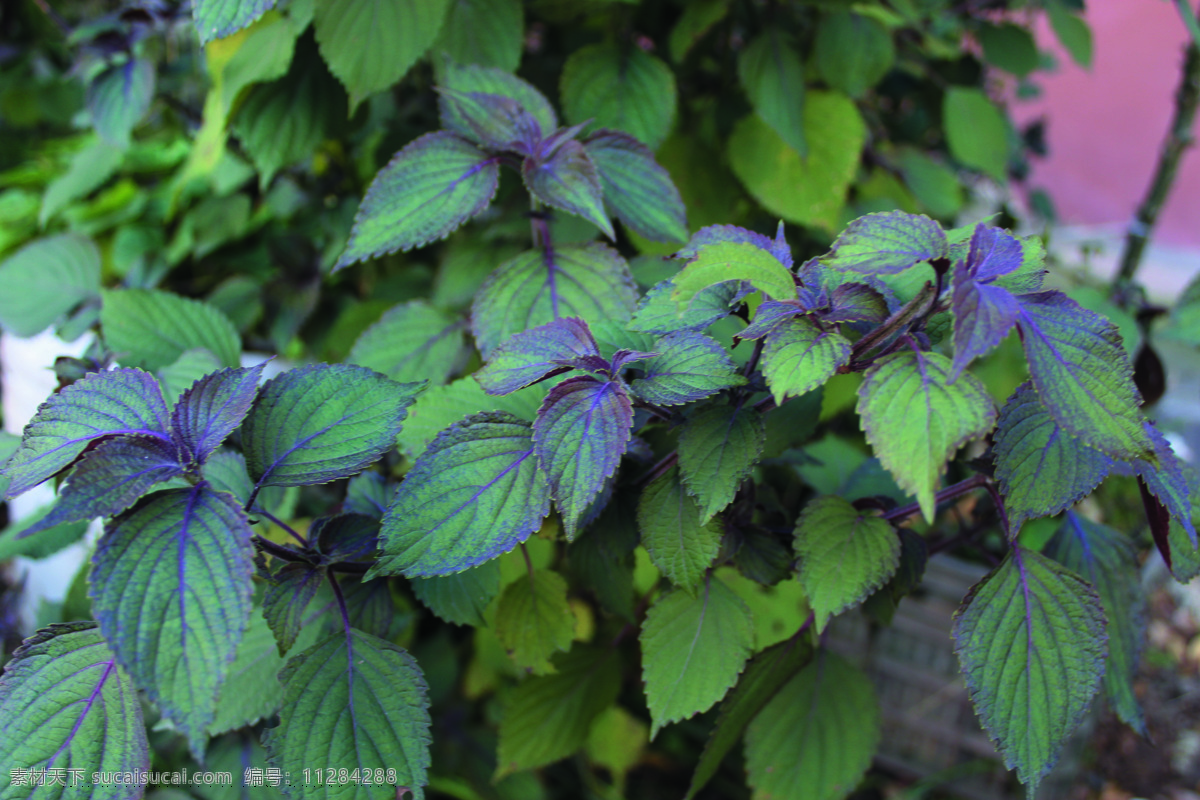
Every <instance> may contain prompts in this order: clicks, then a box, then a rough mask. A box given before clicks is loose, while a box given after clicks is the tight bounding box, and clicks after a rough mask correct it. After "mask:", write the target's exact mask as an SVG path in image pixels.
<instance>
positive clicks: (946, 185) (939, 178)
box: [895, 148, 963, 218]
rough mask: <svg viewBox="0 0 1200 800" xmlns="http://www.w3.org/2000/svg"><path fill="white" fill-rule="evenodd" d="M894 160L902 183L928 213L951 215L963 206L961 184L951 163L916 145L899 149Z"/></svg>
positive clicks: (942, 216)
mask: <svg viewBox="0 0 1200 800" xmlns="http://www.w3.org/2000/svg"><path fill="white" fill-rule="evenodd" d="M895 160H896V166H897V167H899V168H900V174H901V175H902V176H903V177H904V183H905V185H906V186H907V187H908V189H909V191H911V192H912V193H913V196H914V197H916V198H917V201H918V202H919V203H920V204H921V205H922V206H924V207H925V209H926V210H927V211H928V212H929V213H930V214H932V215H933V216H935V217H941V218H946V217H953V216H954V215H955V214H957V213H958V211H959V209H961V208H962V205H963V190H962V185H961V184H960V183H959V182H958V176H957V175H956V174H955V173H954V170H952V169H950V167H948V166H946V165H945V164H943V163H942V162H941V161H938V160H935V159H933V158H931V157H930V156H929V155H928V154H927V153H925V152H923V151H921V150H917V149H915V148H903V149H901V150H900V151H899V152H897V153H896V156H895Z"/></svg>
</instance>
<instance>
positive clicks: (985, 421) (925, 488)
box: [858, 350, 996, 522]
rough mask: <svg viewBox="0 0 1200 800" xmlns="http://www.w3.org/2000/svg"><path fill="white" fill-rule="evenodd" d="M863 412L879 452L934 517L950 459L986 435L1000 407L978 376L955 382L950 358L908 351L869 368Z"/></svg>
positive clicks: (924, 510)
mask: <svg viewBox="0 0 1200 800" xmlns="http://www.w3.org/2000/svg"><path fill="white" fill-rule="evenodd" d="M858 414H859V416H860V417H861V418H862V424H863V428H864V430H865V432H866V434H867V441H868V442H870V443H871V447H872V449H874V451H875V455H876V456H877V457H878V458H879V461H880V462H881V463H882V464H883V466H884V467H886V468H887V470H888V472H890V473H892V476H893V477H894V478H895V479H896V483H897V484H898V485H899V486H900V488H901V489H904V490H905V491H907V492H909V493H910V494H913V495H915V496H916V498H917V502H918V503H920V504H921V512H922V513H923V514H924V516H925V519H926V520H928V521H930V522H932V521H933V517H934V512H935V510H936V507H937V503H936V501H935V499H934V494H935V491H936V487H937V483H938V481H939V479H940V477H941V475H942V473H944V472H945V471H946V462H947V461H948V460H949V459H950V457H951V456H953V455H954V453H955V451H956V450H958V448H960V447H962V446H963V445H964V444H966V443H967V442H968V441H970V440H971V439H976V438H978V437H981V436H986V435H987V434H988V433H989V432H990V431H991V430H992V426H993V425H994V424H995V422H996V407H995V405H994V404H993V402H992V398H991V395H989V394H988V391H987V389H986V388H985V387H984V385H983V384H982V383H980V382H979V380H978V379H977V378H975V377H974V376H973V375H970V374H967V375H963V376H962V377H961V378H959V380H957V381H955V382H954V383H953V384H952V383H950V359H948V358H946V357H945V356H943V355H939V354H937V353H923V352H915V351H912V350H906V351H903V352H899V353H896V354H894V355H890V356H887V357H886V358H883V359H881V360H879V361H878V362H876V363H875V365H874V366H872V367H871V368H870V369H869V370H867V373H866V376H865V379H864V380H863V383H862V386H860V387H859V389H858Z"/></svg>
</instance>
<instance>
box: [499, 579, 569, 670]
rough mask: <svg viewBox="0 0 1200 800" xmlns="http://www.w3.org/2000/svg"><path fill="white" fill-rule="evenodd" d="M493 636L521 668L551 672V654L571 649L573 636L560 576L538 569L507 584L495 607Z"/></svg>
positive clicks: (564, 584)
mask: <svg viewBox="0 0 1200 800" xmlns="http://www.w3.org/2000/svg"><path fill="white" fill-rule="evenodd" d="M496 636H498V637H499V638H500V643H501V644H503V645H504V648H505V649H506V650H508V654H509V655H510V656H512V659H513V661H515V662H516V663H517V666H518V667H520V668H521V669H524V670H527V671H529V672H532V673H534V674H536V675H543V674H545V673H547V672H553V671H554V667H553V666H551V664H550V657H551V656H552V655H554V654H555V653H556V652H557V651H559V650H567V649H568V648H570V646H571V641H572V639H573V638H574V636H575V615H574V614H573V613H572V612H571V606H570V605H569V604H568V603H567V582H566V581H565V580H564V579H563V577H562V576H561V575H559V574H558V573H557V572H551V571H550V570H546V569H539V570H534V571H533V572H532V573H530V574H527V575H522V576H521V577H520V578H518V579H517V580H515V581H513V582H512V583H510V584H509V585H508V586H506V587H505V589H504V593H503V594H501V595H500V603H499V605H497V606H496Z"/></svg>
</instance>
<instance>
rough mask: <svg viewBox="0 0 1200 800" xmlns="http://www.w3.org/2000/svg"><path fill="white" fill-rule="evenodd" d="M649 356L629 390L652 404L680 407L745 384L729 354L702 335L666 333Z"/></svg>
mask: <svg viewBox="0 0 1200 800" xmlns="http://www.w3.org/2000/svg"><path fill="white" fill-rule="evenodd" d="M651 352H653V353H655V355H653V356H651V357H649V358H647V359H645V362H644V366H643V370H644V376H643V377H641V378H637V379H636V380H634V382H633V384H632V386H631V388H632V389H633V391H634V393H635V394H637V395H638V396H639V397H641V398H642V399H644V400H646V401H648V402H651V403H656V404H658V405H664V406H676V405H682V404H684V403H690V402H692V401H695V400H701V399H703V398H705V397H709V396H711V395H714V394H716V393H717V392H719V391H722V390H724V389H728V388H730V387H731V386H742V385H745V383H746V378H745V377H744V376H742V375H741V374H739V373H738V372H737V366H736V365H735V364H734V363H733V359H731V358H730V357H729V353H728V351H726V349H725V348H724V347H722V346H721V344H720V343H719V342H718V341H717V340H716V339H713V338H711V337H709V336H705V335H704V334H702V333H695V332H694V331H679V332H677V333H669V334H667V335H666V336H664V337H662V338H661V339H659V340H658V341H656V342H655V343H654V347H653V349H652V351H651Z"/></svg>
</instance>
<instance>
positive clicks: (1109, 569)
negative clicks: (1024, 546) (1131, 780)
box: [1046, 511, 1146, 736]
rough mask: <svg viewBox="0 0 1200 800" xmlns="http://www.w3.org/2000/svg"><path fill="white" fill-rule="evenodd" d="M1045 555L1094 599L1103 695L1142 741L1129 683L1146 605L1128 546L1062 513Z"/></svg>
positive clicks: (1106, 530)
mask: <svg viewBox="0 0 1200 800" xmlns="http://www.w3.org/2000/svg"><path fill="white" fill-rule="evenodd" d="M1046 555H1048V556H1049V557H1050V558H1053V559H1054V560H1055V561H1057V562H1058V563H1060V564H1062V565H1063V566H1064V567H1066V568H1067V569H1070V570H1072V571H1074V572H1075V573H1076V574H1077V575H1079V576H1081V577H1082V578H1084V579H1085V580H1087V581H1088V583H1090V584H1091V585H1092V588H1093V589H1095V590H1096V593H1097V594H1099V595H1100V602H1101V604H1102V605H1103V606H1104V616H1105V618H1106V619H1107V621H1108V625H1107V630H1108V663H1107V664H1106V665H1105V669H1104V691H1105V694H1107V695H1108V702H1109V703H1111V704H1112V708H1113V710H1114V711H1115V712H1117V716H1118V717H1120V718H1121V720H1122V721H1123V722H1125V723H1126V724H1127V725H1129V726H1130V727H1131V728H1133V729H1134V730H1136V731H1137V732H1138V733H1140V734H1142V736H1145V735H1146V720H1145V717H1143V716H1142V708H1141V705H1139V703H1138V699H1137V695H1136V694H1135V693H1134V689H1133V682H1134V678H1135V677H1136V676H1137V672H1138V659H1139V657H1140V656H1141V652H1142V636H1143V631H1144V630H1145V629H1146V626H1145V614H1146V601H1145V598H1144V597H1143V596H1142V589H1141V577H1140V575H1139V573H1138V557H1137V550H1136V548H1135V547H1134V544H1133V541H1132V540H1131V539H1130V538H1129V537H1128V536H1126V535H1125V534H1123V533H1121V532H1120V531H1115V530H1113V529H1112V528H1110V527H1108V526H1107V525H1101V524H1099V523H1097V522H1092V521H1091V520H1089V519H1085V518H1084V517H1081V516H1079V515H1078V514H1076V513H1075V512H1073V511H1068V512H1067V515H1066V516H1065V517H1064V518H1063V523H1062V525H1061V526H1060V527H1059V529H1058V532H1057V533H1055V534H1054V538H1053V539H1051V540H1050V542H1049V544H1047V545H1046Z"/></svg>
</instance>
